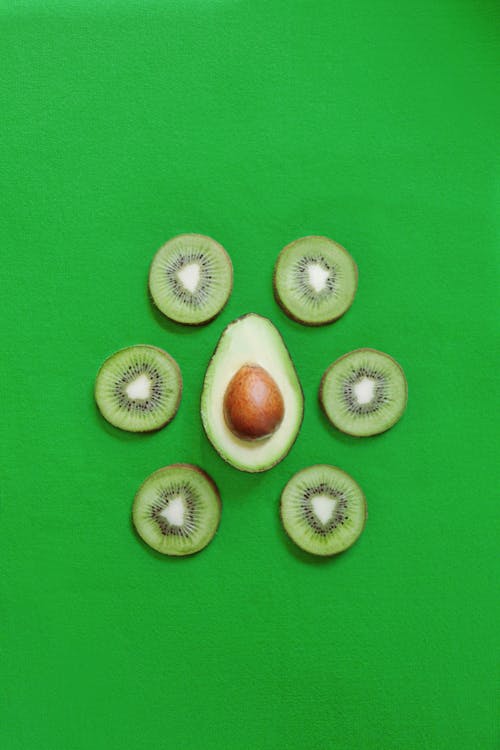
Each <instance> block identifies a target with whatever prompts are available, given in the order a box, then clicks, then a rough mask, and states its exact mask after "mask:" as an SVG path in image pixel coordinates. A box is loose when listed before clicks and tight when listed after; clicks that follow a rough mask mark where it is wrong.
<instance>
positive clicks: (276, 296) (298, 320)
mask: <svg viewBox="0 0 500 750" xmlns="http://www.w3.org/2000/svg"><path fill="white" fill-rule="evenodd" d="M302 240H328V241H329V242H335V244H336V245H337V247H338V248H339V249H340V250H343V252H344V253H345V254H346V255H347V256H348V257H349V258H350V259H351V260H352V262H353V264H354V273H355V276H356V284H355V286H354V290H353V293H352V297H351V300H350V302H349V307H348V308H347V310H345V311H344V312H343V313H340V315H335V316H334V317H333V318H329V319H328V320H324V321H322V322H321V323H311V322H310V321H308V320H302V319H301V318H298V317H297V316H296V315H294V314H293V313H292V312H291V310H289V309H288V307H285V305H284V303H283V302H282V300H281V298H280V296H279V294H278V289H277V285H276V276H277V272H276V269H277V267H278V261H279V259H280V257H281V256H282V255H283V254H284V253H285V252H286V251H287V250H288V249H289V248H291V247H292V246H293V245H295V244H296V243H297V242H301V241H302ZM358 279H359V272H358V265H357V263H356V261H355V260H354V258H353V257H352V255H351V253H350V252H349V251H348V250H346V249H345V247H343V246H342V245H340V244H339V243H338V242H336V241H335V240H332V239H331V238H330V237H325V236H324V235H321V234H308V235H306V236H305V237H299V238H298V239H296V240H293V242H289V243H288V245H285V247H284V248H283V249H282V250H281V252H280V253H279V254H278V257H277V258H276V262H275V264H274V271H273V293H274V299H275V300H276V302H277V303H278V305H279V306H280V307H281V309H282V310H283V312H284V313H285V315H287V316H288V317H289V318H291V319H292V320H295V322H296V323H300V324H301V325H303V326H309V328H321V326H327V325H330V323H334V322H335V321H336V320H338V319H339V318H341V317H342V316H343V315H345V314H346V312H348V311H349V309H350V307H351V305H352V303H353V302H354V297H355V296H356V292H357V290H358Z"/></svg>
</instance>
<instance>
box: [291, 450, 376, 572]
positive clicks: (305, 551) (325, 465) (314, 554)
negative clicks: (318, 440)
mask: <svg viewBox="0 0 500 750" xmlns="http://www.w3.org/2000/svg"><path fill="white" fill-rule="evenodd" d="M323 467H327V468H329V469H330V468H333V469H337V471H340V472H341V473H342V474H344V475H345V476H346V477H348V478H349V479H350V480H351V481H356V480H355V479H354V480H353V478H352V476H351V475H350V474H348V473H347V471H344V470H343V469H340V468H339V467H338V466H332V465H331V464H313V465H312V466H308V467H307V468H308V469H322V468H323ZM299 471H300V470H299ZM296 473H298V472H296ZM292 476H294V475H292ZM291 478H292V477H290V479H291ZM356 484H358V483H357V482H356ZM285 487H286V485H285ZM285 487H283V490H284V489H285ZM358 487H359V484H358ZM359 489H360V491H361V494H362V495H363V501H364V507H365V516H364V519H363V526H362V528H361V531H360V532H359V534H358V536H357V537H356V539H355V540H354V541H353V542H352V543H351V544H350V545H349V547H346V548H345V549H343V550H342V551H341V552H327V553H321V552H319V553H317V554H316V553H313V552H309V550H307V549H304V548H303V547H301V546H300V544H298V543H297V542H296V541H295V539H292V537H291V536H290V534H289V533H288V531H287V530H286V528H285V524H284V523H283V515H282V511H281V497H280V507H279V516H280V522H281V527H282V528H283V530H284V532H285V534H286V535H287V537H288V539H289V540H290V541H291V542H292V543H293V544H294V545H295V546H296V547H298V548H299V549H300V550H302V552H304V553H305V554H306V555H307V556H308V557H311V558H314V557H322V558H323V559H326V558H329V557H337V555H342V554H343V553H344V552H347V550H349V549H351V547H352V546H353V545H354V544H356V542H357V541H358V539H359V538H360V536H361V535H362V533H363V531H364V530H365V526H366V520H367V518H368V505H367V504H366V495H365V493H364V492H363V490H362V489H361V487H359ZM281 494H283V492H282V493H281Z"/></svg>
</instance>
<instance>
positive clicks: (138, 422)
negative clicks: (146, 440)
mask: <svg viewBox="0 0 500 750" xmlns="http://www.w3.org/2000/svg"><path fill="white" fill-rule="evenodd" d="M181 393H182V376H181V371H180V370H179V366H178V364H177V362H176V361H175V359H173V358H172V357H171V356H170V354H167V352H164V351H163V349H158V348H157V347H156V346H149V345H147V344H139V345H137V346H129V347H127V348H126V349H120V350H119V351H117V352H115V354H112V355H111V356H110V357H108V359H107V360H106V361H105V362H104V363H103V364H102V366H101V368H100V370H99V372H98V373H97V378H96V382H95V400H96V402H97V406H98V407H99V411H100V412H101V414H102V416H103V417H104V418H105V419H107V421H108V422H110V423H111V424H112V425H114V426H115V427H119V428H120V429H122V430H128V431H129V432H150V431H152V430H158V429H160V427H164V426H165V425H166V424H168V422H170V420H172V419H173V418H174V416H175V414H176V412H177V409H178V408H179V402H180V400H181Z"/></svg>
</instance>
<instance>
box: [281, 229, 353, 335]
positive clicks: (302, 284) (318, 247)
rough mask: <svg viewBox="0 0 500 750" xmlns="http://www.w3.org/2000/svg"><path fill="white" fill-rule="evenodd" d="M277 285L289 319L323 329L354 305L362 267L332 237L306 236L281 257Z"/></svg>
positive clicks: (286, 249)
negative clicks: (359, 271) (359, 268)
mask: <svg viewBox="0 0 500 750" xmlns="http://www.w3.org/2000/svg"><path fill="white" fill-rule="evenodd" d="M273 285H274V296H275V297H276V301H277V302H278V304H279V305H281V307H282V308H283V310H284V311H285V312H286V314H287V315H288V316H289V317H291V318H293V319H294V320H297V321H298V322H299V323H304V324H305V325H309V326H321V325H325V324H326V323H332V322H333V321H334V320H337V318H340V316H341V315H343V314H344V313H345V312H346V310H347V309H348V308H349V307H350V306H351V304H352V301H353V299H354V295H355V294H356V289H357V286H358V268H357V266H356V263H355V262H354V260H353V259H352V257H351V256H350V255H349V253H348V252H347V250H346V249H345V248H343V247H342V245H339V244H337V242H334V241H333V240H330V239H328V237H315V236H312V237H302V238H301V239H298V240H295V241H294V242H291V243H290V244H289V245H287V246H286V247H285V248H283V250H282V251H281V253H280V254H279V256H278V260H277V261H276V265H275V268H274V280H273Z"/></svg>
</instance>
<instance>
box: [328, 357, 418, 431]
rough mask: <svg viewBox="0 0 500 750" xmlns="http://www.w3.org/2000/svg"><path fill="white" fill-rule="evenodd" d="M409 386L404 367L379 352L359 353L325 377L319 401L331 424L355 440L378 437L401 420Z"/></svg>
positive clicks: (340, 361) (341, 361) (342, 359)
mask: <svg viewBox="0 0 500 750" xmlns="http://www.w3.org/2000/svg"><path fill="white" fill-rule="evenodd" d="M407 398H408V386H407V383H406V378H405V375H404V372H403V369H402V367H401V365H399V364H398V363H397V362H396V361H395V360H394V359H393V358H392V357H390V356H389V355H388V354H384V352H379V351H377V350H376V349H356V350H355V351H353V352H349V353H348V354H344V356H343V357H340V359H337V360H336V361H335V362H334V363H333V364H332V365H330V367H328V369H327V370H326V372H325V373H324V375H323V378H322V379H321V384H320V388H319V400H320V403H321V406H322V407H323V410H324V412H325V414H326V416H327V417H328V419H329V420H330V422H331V423H332V424H333V425H334V426H335V427H337V428H338V429H339V430H341V431H342V432H345V433H347V434H348V435H354V436H355V437H368V436H370V435H378V434H379V433H380V432H385V431H386V430H388V429H389V428H390V427H392V426H393V425H394V424H396V422H397V421H398V420H399V419H400V417H401V416H402V414H403V412H404V410H405V408H406V402H407Z"/></svg>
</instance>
